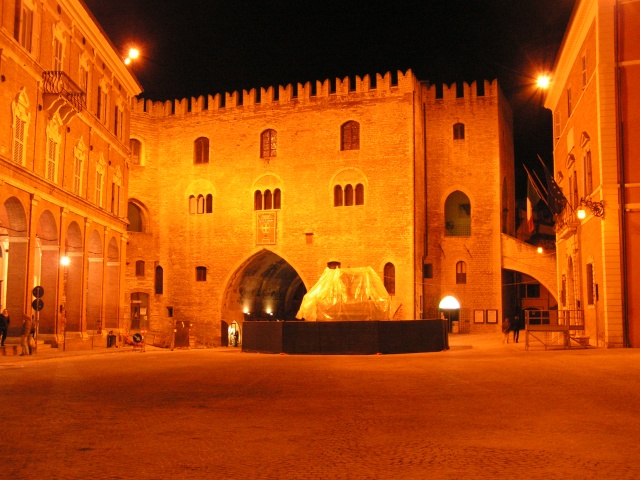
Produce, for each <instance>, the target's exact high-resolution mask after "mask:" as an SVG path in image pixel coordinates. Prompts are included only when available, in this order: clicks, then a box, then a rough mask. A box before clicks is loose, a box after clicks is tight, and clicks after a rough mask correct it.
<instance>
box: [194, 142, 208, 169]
mask: <svg viewBox="0 0 640 480" xmlns="http://www.w3.org/2000/svg"><path fill="white" fill-rule="evenodd" d="M193 163H195V164H196V165H198V164H202V163H209V139H208V138H207V137H200V138H196V140H195V141H194V142H193Z"/></svg>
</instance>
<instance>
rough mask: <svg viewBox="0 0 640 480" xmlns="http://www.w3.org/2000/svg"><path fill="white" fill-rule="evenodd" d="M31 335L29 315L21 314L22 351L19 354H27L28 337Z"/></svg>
mask: <svg viewBox="0 0 640 480" xmlns="http://www.w3.org/2000/svg"><path fill="white" fill-rule="evenodd" d="M30 336H31V317H30V316H29V315H23V316H22V336H21V338H20V339H21V345H22V353H21V354H20V356H21V357H22V356H24V355H29V337H30Z"/></svg>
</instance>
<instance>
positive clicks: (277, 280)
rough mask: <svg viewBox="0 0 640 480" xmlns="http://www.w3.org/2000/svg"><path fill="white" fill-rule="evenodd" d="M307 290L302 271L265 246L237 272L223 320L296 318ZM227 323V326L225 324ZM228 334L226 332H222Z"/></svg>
mask: <svg viewBox="0 0 640 480" xmlns="http://www.w3.org/2000/svg"><path fill="white" fill-rule="evenodd" d="M306 292H307V289H306V287H305V285H304V282H303V281H302V279H301V278H300V275H299V274H298V272H297V271H296V270H295V269H294V268H293V267H292V266H291V265H290V264H289V263H288V262H287V261H286V260H285V259H284V258H282V257H280V256H279V255H277V254H275V253H273V252H271V251H269V250H261V251H260V252H258V253H256V254H254V255H253V256H251V257H250V258H248V259H247V260H246V261H245V262H244V263H243V264H242V265H241V266H240V267H239V268H238V269H237V270H236V272H235V273H234V274H233V276H232V277H231V279H230V280H229V283H228V285H227V288H226V290H225V295H224V300H223V305H222V320H223V322H224V323H226V324H231V322H233V321H238V322H242V321H244V320H293V319H295V316H296V313H298V310H299V308H300V303H301V302H302V297H303V296H304V294H305V293H306ZM224 323H223V326H224ZM221 333H222V335H223V336H224V335H225V332H224V331H223V332H221Z"/></svg>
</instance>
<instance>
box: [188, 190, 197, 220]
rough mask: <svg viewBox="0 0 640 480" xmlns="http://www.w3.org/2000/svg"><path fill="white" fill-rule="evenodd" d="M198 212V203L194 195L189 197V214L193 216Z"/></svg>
mask: <svg viewBox="0 0 640 480" xmlns="http://www.w3.org/2000/svg"><path fill="white" fill-rule="evenodd" d="M197 212H198V201H197V200H196V197H195V195H191V196H189V213H190V214H192V215H195V214H196V213H197Z"/></svg>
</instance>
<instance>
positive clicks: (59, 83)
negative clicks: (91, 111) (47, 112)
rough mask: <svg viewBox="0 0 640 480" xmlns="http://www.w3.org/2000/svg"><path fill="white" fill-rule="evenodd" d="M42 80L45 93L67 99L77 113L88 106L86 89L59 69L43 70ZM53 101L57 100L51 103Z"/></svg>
mask: <svg viewBox="0 0 640 480" xmlns="http://www.w3.org/2000/svg"><path fill="white" fill-rule="evenodd" d="M42 80H43V82H44V85H43V88H44V94H45V95H55V96H57V97H58V98H63V99H65V100H66V101H67V102H68V103H69V104H70V105H71V106H72V107H73V109H74V110H75V111H76V113H80V112H82V111H83V110H84V109H85V108H86V100H85V93H84V91H83V90H82V89H81V88H80V87H79V86H78V85H76V84H75V82H74V81H73V80H71V78H69V76H68V75H67V74H66V73H64V72H58V71H51V72H43V73H42ZM53 103H55V102H51V104H53Z"/></svg>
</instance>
